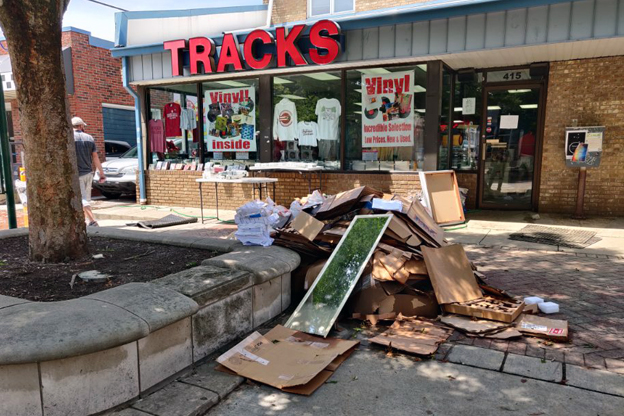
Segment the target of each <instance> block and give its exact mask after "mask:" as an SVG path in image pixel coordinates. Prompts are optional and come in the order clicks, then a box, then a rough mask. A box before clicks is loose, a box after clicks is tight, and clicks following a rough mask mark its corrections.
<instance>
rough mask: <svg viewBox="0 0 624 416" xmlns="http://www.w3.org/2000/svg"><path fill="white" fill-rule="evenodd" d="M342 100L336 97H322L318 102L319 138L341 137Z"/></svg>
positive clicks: (332, 138)
mask: <svg viewBox="0 0 624 416" xmlns="http://www.w3.org/2000/svg"><path fill="white" fill-rule="evenodd" d="M340 114H341V107H340V101H338V100H337V99H335V98H321V99H320V100H318V101H317V102H316V116H317V121H318V138H319V139H322V140H338V138H339V137H340Z"/></svg>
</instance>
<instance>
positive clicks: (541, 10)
mask: <svg viewBox="0 0 624 416" xmlns="http://www.w3.org/2000/svg"><path fill="white" fill-rule="evenodd" d="M547 35H548V6H540V7H531V8H530V9H529V12H528V14H527V30H526V39H525V42H526V44H528V45H531V44H535V43H544V42H546V36H547Z"/></svg>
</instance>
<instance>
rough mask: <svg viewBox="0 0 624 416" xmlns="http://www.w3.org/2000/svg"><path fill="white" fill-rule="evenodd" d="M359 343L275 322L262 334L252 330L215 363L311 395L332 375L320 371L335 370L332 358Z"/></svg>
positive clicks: (261, 380)
mask: <svg viewBox="0 0 624 416" xmlns="http://www.w3.org/2000/svg"><path fill="white" fill-rule="evenodd" d="M358 343H359V342H358V341H345V340H339V339H333V338H320V337H314V336H311V335H308V334H304V333H302V332H299V331H293V330H290V329H288V328H285V327H282V326H281V325H278V326H276V327H275V328H273V329H272V330H271V331H269V332H268V333H267V334H266V335H265V336H262V335H260V334H259V333H258V332H254V333H253V334H252V335H250V336H249V337H247V338H245V339H244V340H243V341H242V342H240V343H239V344H237V345H236V346H235V347H234V348H232V349H230V350H229V351H227V352H226V353H225V354H223V355H221V356H220V357H219V358H217V362H219V363H220V364H221V365H223V366H224V367H226V368H228V369H229V370H231V371H234V372H235V373H236V374H238V375H240V376H243V377H247V378H250V379H252V380H255V381H258V382H261V383H264V384H268V385H270V386H273V387H277V388H279V389H283V390H284V389H288V390H290V391H292V392H293V393H298V394H312V392H314V390H316V389H317V388H318V387H320V386H321V385H322V382H324V380H327V378H328V377H329V376H330V375H331V374H329V375H328V374H326V373H325V374H321V373H323V372H324V371H331V370H328V368H334V369H335V366H333V367H332V364H333V363H334V361H335V360H336V359H337V358H339V357H340V356H341V355H344V354H346V353H350V351H352V350H353V349H355V347H356V346H357V345H358ZM343 360H344V359H343ZM340 362H342V361H340ZM320 380H323V381H322V382H320Z"/></svg>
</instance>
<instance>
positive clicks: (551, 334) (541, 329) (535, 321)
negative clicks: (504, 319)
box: [516, 314, 568, 341]
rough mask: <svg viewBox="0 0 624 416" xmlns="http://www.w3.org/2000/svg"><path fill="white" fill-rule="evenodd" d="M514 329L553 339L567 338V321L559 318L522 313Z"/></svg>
mask: <svg viewBox="0 0 624 416" xmlns="http://www.w3.org/2000/svg"><path fill="white" fill-rule="evenodd" d="M516 329H517V330H518V331H520V332H522V333H523V334H527V335H533V336H535V337H540V338H548V339H552V340H553V341H567V340H568V321H564V320H560V319H550V318H543V317H541V316H535V315H527V314H522V315H520V319H519V320H518V322H517V323H516Z"/></svg>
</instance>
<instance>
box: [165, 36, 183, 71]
mask: <svg viewBox="0 0 624 416" xmlns="http://www.w3.org/2000/svg"><path fill="white" fill-rule="evenodd" d="M164 47H165V49H169V50H170V51H171V74H172V75H173V76H174V77H178V76H180V75H182V59H181V58H180V53H181V52H182V49H186V41H185V40H184V39H180V40H169V41H167V42H165V44H164Z"/></svg>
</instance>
